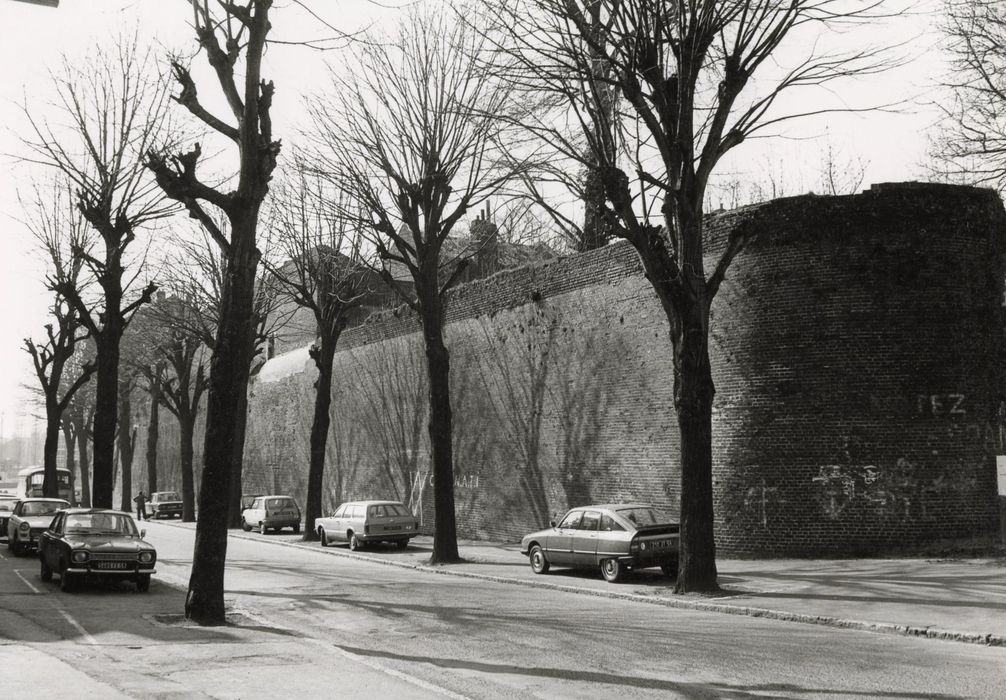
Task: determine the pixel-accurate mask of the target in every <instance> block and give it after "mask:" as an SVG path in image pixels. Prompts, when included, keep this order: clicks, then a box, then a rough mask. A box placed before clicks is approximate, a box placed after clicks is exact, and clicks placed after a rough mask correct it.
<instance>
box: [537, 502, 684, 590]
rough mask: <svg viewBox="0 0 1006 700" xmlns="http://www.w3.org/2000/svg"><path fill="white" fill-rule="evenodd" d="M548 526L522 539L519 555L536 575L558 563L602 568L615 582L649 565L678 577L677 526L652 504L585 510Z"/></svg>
mask: <svg viewBox="0 0 1006 700" xmlns="http://www.w3.org/2000/svg"><path fill="white" fill-rule="evenodd" d="M550 525H551V527H549V528H548V529H547V530H540V531H538V532H534V533H531V534H530V535H525V536H524V538H523V539H522V540H521V547H520V551H521V553H522V554H526V555H527V556H528V559H529V561H530V562H531V570H532V571H534V572H535V573H536V574H544V573H546V572H548V570H549V568H550V567H551V566H552V565H556V566H569V567H574V568H594V567H600V568H601V574H602V575H603V576H604V578H605V580H607V581H610V582H612V583H614V582H616V581H618V580H619V579H620V578H621V577H622V575H623V574H624V573H625V572H626V571H628V570H632V569H643V568H646V567H650V566H659V567H660V568H661V570H662V571H663V572H664V573H665V574H667V575H668V576H672V577H676V576H677V575H678V538H679V534H678V531H679V526H678V523H675V522H670V521H668V520H667V519H665V518H662V517H661V516H660V514H659V512H658V511H657V510H656V509H655V508H654V507H653V506H649V505H644V504H637V503H626V504H615V505H600V506H583V507H580V508H573V509H572V510H570V511H569V512H567V513H566V514H565V515H564V516H563V517H562V519H561V520H560V521H559V523H558V524H556V523H555V522H554V521H553V522H552V523H550Z"/></svg>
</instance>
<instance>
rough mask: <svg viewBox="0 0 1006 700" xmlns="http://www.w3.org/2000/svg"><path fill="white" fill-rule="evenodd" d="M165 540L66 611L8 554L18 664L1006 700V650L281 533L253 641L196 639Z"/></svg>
mask: <svg viewBox="0 0 1006 700" xmlns="http://www.w3.org/2000/svg"><path fill="white" fill-rule="evenodd" d="M145 527H146V528H147V530H148V539H149V540H150V541H151V542H153V543H154V544H155V546H156V547H157V549H158V555H159V562H158V571H159V574H158V575H157V576H156V577H155V580H154V583H153V585H152V586H151V590H150V593H148V594H139V593H136V592H134V591H133V590H132V587H131V586H130V585H129V584H125V583H123V584H121V585H120V586H117V587H116V586H111V587H107V586H106V587H95V586H90V587H88V588H86V589H85V590H83V591H81V592H79V593H76V594H63V593H61V592H59V590H58V585H56V584H43V583H41V582H40V581H39V579H38V565H37V561H36V560H35V559H29V558H21V559H15V558H13V557H12V556H11V555H10V553H9V552H8V551H7V550H6V549H0V556H3V557H4V560H3V561H0V590H3V591H4V592H5V593H6V594H5V595H3V596H0V638H2V637H7V638H9V639H10V641H7V640H4V642H3V645H2V646H0V659H2V660H3V663H4V664H5V666H8V667H9V665H10V663H11V662H10V661H9V659H10V658H12V654H11V648H12V647H13V648H16V649H18V650H19V653H20V650H25V649H27V650H30V654H31V655H32V658H33V659H35V661H33V663H36V662H37V663H43V662H46V660H47V659H51V660H52V661H51V663H53V664H56V662H57V660H62V661H65V662H66V663H65V665H66V668H67V669H69V670H68V671H67V672H70V671H72V672H73V673H81V674H85V675H86V676H87V677H89V678H90V679H92V680H94V679H97V680H100V681H102V682H106V683H107V684H108V685H109V687H110V692H119V693H122V694H123V695H125V696H128V697H152V696H165V695H169V696H170V697H242V698H249V697H270V698H283V697H302V698H307V697H312V698H313V697H360V696H361V694H366V695H367V696H368V697H391V696H394V697H405V696H414V697H431V696H432V697H436V696H447V697H450V696H463V697H472V698H501V697H503V698H510V697H512V698H524V697H542V698H544V697H547V698H583V697H589V696H593V695H602V694H603V695H617V696H623V697H631V698H637V697H638V698H767V697H773V698H775V697H787V698H830V699H834V698H877V697H882V698H1002V697H1003V693H1004V688H1006V649H1002V648H990V647H983V646H978V645H974V644H960V643H954V642H946V641H934V640H925V639H913V638H906V637H898V636H890V635H879V634H872V633H868V632H857V631H850V630H840V629H834V628H829V627H819V626H815V625H803V624H797V623H789V622H779V621H773V620H764V619H758V618H749V617H742V616H735V615H723V614H719V613H707V612H699V611H689V610H680V609H673V608H665V607H659V606H654V605H648V604H644V603H639V602H632V601H623V600H614V599H609V598H601V597H596V596H589V595H578V594H574V593H568V592H562V591H553V590H546V589H529V588H527V587H523V586H513V585H507V584H501V583H489V582H484V581H475V580H471V579H465V578H456V577H452V576H443V575H436V574H431V573H425V572H417V571H414V570H410V569H401V568H398V567H391V566H384V565H381V564H376V563H372V562H367V561H360V560H355V559H349V558H346V557H339V556H334V555H332V554H331V552H330V551H329V550H322V549H321V548H320V547H318V548H317V549H304V548H301V547H290V546H279V545H277V544H273V543H270V542H269V539H270V537H269V536H268V535H266V536H258V535H256V538H255V539H252V540H248V539H239V538H231V540H230V543H229V545H228V570H227V601H228V605H229V606H230V607H231V609H232V610H234V612H235V615H234V617H233V619H234V622H235V623H236V624H235V625H234V626H230V627H225V628H196V627H192V626H189V625H185V624H183V623H182V621H181V620H180V619H179V613H180V612H181V611H182V608H183V599H184V593H183V590H182V588H181V587H182V586H183V584H184V582H185V581H186V580H187V577H188V572H189V567H190V563H191V551H192V538H193V532H192V531H191V530H189V529H184V528H179V527H176V526H173V525H170V524H167V523H157V522H152V523H147V524H145ZM274 542H275V540H274ZM584 575H589V574H584ZM168 584H178V586H179V587H178V588H174V587H172V586H171V585H168ZM26 653H27V652H26ZM59 668H61V669H62V668H63V666H59ZM61 672H62V671H61ZM354 684H355V685H354ZM15 697H16V694H15ZM64 697H73V695H69V696H64ZM108 697H114V695H108Z"/></svg>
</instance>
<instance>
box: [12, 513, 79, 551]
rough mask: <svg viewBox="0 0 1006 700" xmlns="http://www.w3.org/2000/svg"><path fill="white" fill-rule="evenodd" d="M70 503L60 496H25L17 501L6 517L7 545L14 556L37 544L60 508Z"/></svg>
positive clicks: (33, 547)
mask: <svg viewBox="0 0 1006 700" xmlns="http://www.w3.org/2000/svg"><path fill="white" fill-rule="evenodd" d="M69 507H70V504H69V503H68V502H67V501H64V500H63V499H62V498H25V499H22V500H20V501H18V502H17V504H16V505H15V506H14V509H13V510H11V513H10V517H9V518H8V519H7V546H8V547H9V548H10V550H11V552H13V553H14V556H15V557H20V556H23V555H25V554H27V553H28V550H30V549H35V548H36V547H37V546H38V538H39V536H40V535H41V534H42V533H43V532H45V529H46V528H47V527H49V523H51V522H52V518H53V516H54V515H56V511H58V510H59V509H60V508H69Z"/></svg>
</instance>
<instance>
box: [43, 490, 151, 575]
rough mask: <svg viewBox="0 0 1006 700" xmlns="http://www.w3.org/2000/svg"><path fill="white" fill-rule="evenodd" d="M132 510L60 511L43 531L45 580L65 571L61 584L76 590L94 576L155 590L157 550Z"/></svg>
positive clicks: (91, 509) (74, 509)
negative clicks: (152, 578) (152, 586)
mask: <svg viewBox="0 0 1006 700" xmlns="http://www.w3.org/2000/svg"><path fill="white" fill-rule="evenodd" d="M145 536H146V532H145V531H141V530H137V528H136V522H135V521H134V520H133V516H132V515H130V514H129V513H123V512H121V511H116V510H107V509H104V508H71V509H68V510H61V511H59V512H58V513H57V514H56V516H55V517H54V518H53V519H52V522H51V524H50V525H49V527H48V528H47V529H46V530H45V532H43V533H42V536H41V537H40V538H39V542H38V558H39V561H40V563H41V574H40V575H41V577H42V580H43V581H51V580H52V575H53V574H54V573H55V574H58V575H59V587H60V588H61V589H62V590H64V591H72V590H74V589H75V588H76V587H77V584H78V583H79V582H81V581H82V580H83V579H85V578H87V577H89V576H111V577H120V578H129V579H132V580H133V582H135V583H136V590H138V591H141V592H146V591H147V590H148V589H149V588H150V576H151V574H155V573H157V572H156V571H155V570H154V566H155V565H156V563H157V550H156V549H154V546H153V545H152V544H150V543H149V542H146V541H144V539H143V538H144V537H145Z"/></svg>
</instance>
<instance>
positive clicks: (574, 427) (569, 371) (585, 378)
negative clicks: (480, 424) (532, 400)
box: [549, 324, 629, 507]
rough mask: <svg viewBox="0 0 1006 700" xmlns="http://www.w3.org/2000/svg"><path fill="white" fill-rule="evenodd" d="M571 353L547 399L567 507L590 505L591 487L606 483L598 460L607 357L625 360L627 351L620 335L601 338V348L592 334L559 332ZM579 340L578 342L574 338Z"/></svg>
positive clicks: (605, 405)
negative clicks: (556, 428) (556, 435)
mask: <svg viewBox="0 0 1006 700" xmlns="http://www.w3.org/2000/svg"><path fill="white" fill-rule="evenodd" d="M561 332H562V334H563V336H565V337H567V339H566V340H565V342H563V347H564V348H566V349H568V350H569V354H568V355H567V356H566V357H564V362H562V363H561V364H560V365H559V366H558V367H557V372H556V377H555V381H553V382H552V383H551V385H550V386H551V387H552V388H551V389H550V391H549V399H550V401H551V403H552V405H553V409H552V412H553V414H554V415H555V416H556V419H557V423H558V425H557V427H558V437H559V440H558V444H557V457H558V464H557V467H558V470H559V475H560V477H561V478H560V483H561V485H562V490H563V493H564V494H565V497H566V505H567V506H569V507H573V506H577V505H586V504H589V503H591V502H592V501H593V495H592V490H593V486H594V485H595V484H596V483H597V482H598V481H599V480H602V479H604V478H606V477H607V476H608V474H609V472H610V467H609V465H608V464H607V463H606V461H605V460H604V459H602V456H601V451H602V434H601V433H602V431H601V428H602V425H603V423H604V420H605V416H606V414H607V411H608V395H607V394H608V384H607V382H606V378H609V377H610V373H611V368H610V366H608V362H609V361H610V360H611V358H622V357H626V356H627V355H628V354H629V353H628V348H627V347H626V346H625V341H624V339H623V338H622V336H621V335H619V334H614V335H613V336H612V337H607V338H605V340H606V342H607V345H606V347H600V343H599V342H598V337H597V335H596V334H582V335H581V334H578V333H577V329H576V326H575V325H573V324H567V325H564V326H563V327H562V331H561ZM578 335H579V337H577V336H578Z"/></svg>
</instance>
